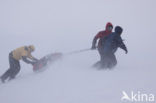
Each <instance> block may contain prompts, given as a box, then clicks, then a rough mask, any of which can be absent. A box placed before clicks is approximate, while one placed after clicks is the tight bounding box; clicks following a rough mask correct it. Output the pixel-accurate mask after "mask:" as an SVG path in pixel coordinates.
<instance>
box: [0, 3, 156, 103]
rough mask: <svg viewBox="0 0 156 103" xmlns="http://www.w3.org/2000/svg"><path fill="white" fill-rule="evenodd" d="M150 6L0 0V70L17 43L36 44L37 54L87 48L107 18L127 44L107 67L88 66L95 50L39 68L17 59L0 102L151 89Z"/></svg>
mask: <svg viewBox="0 0 156 103" xmlns="http://www.w3.org/2000/svg"><path fill="white" fill-rule="evenodd" d="M155 6H156V1H155V0H77V1H76V0H65V1H62V0H0V48H1V54H0V57H1V58H0V75H2V74H3V73H4V72H5V71H6V70H7V69H8V67H9V62H8V54H9V53H10V52H11V51H12V50H14V49H16V48H18V47H20V46H23V45H30V44H33V45H35V47H36V50H35V52H33V55H34V56H35V57H37V58H41V57H43V56H45V55H46V54H49V53H53V52H61V53H68V52H71V51H75V50H81V49H87V48H91V44H92V40H93V37H94V36H95V35H96V34H97V33H98V32H99V31H101V30H104V29H105V25H106V23H107V22H111V23H112V24H113V25H114V27H115V26H117V25H120V26H121V27H122V28H123V33H122V38H123V39H124V43H125V44H126V46H127V48H128V54H125V52H124V51H122V50H121V49H118V51H117V53H116V56H117V60H118V64H117V66H116V67H115V68H114V69H113V70H111V71H110V70H100V71H99V70H96V69H94V68H91V66H92V65H93V64H94V63H95V62H97V61H98V60H99V55H98V52H97V51H96V50H94V51H91V50H90V51H86V52H82V53H79V54H73V55H70V56H65V57H64V58H63V59H62V60H61V61H57V62H56V63H54V64H53V65H51V66H50V67H49V68H48V69H47V70H46V71H44V72H42V73H38V74H35V73H33V71H32V66H31V65H28V64H25V63H24V62H22V61H21V71H20V73H19V74H18V75H17V79H15V80H14V81H11V82H10V83H6V84H0V103H10V102H12V103H52V102H55V103H104V102H107V103H115V102H121V100H120V99H121V97H122V91H127V92H128V93H129V92H131V91H136V92H137V91H141V92H142V93H147V94H150V93H152V94H155V93H156V87H155V82H154V81H155V78H156V76H155V73H156V70H155V68H156V66H155V64H156V62H155V61H156V54H155V53H156V46H155V44H156V40H155V37H156V36H155V35H156V30H155V24H156V20H155V18H156V13H154V12H155V10H156V7H155ZM153 103H154V102H153Z"/></svg>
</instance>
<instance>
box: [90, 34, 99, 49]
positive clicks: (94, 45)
mask: <svg viewBox="0 0 156 103" xmlns="http://www.w3.org/2000/svg"><path fill="white" fill-rule="evenodd" d="M99 37H100V32H99V33H98V34H97V35H96V36H95V37H94V39H93V42H92V47H91V49H96V42H97V39H98V38H99Z"/></svg>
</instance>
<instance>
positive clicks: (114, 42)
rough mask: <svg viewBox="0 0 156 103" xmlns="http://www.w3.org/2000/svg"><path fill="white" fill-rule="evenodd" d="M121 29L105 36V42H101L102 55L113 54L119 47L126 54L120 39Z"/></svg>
mask: <svg viewBox="0 0 156 103" xmlns="http://www.w3.org/2000/svg"><path fill="white" fill-rule="evenodd" d="M121 33H122V28H119V29H118V28H117V29H116V28H115V32H113V33H111V34H110V35H108V36H107V39H106V40H105V42H102V44H103V45H104V49H103V52H104V53H115V52H116V50H117V48H118V47H120V48H121V49H123V50H125V51H126V53H127V48H126V46H125V44H124V43H123V40H122V38H121Z"/></svg>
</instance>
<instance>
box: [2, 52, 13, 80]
mask: <svg viewBox="0 0 156 103" xmlns="http://www.w3.org/2000/svg"><path fill="white" fill-rule="evenodd" d="M9 64H10V68H9V69H8V70H7V71H6V72H5V73H4V74H3V75H2V76H1V80H2V82H5V80H6V79H8V77H9V76H10V75H11V73H12V72H13V67H14V60H13V58H12V56H11V54H9Z"/></svg>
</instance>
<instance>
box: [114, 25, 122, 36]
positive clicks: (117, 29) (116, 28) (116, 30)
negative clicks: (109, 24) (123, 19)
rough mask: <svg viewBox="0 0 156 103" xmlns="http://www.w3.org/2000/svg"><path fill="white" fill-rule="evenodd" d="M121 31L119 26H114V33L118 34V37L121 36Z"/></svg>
mask: <svg viewBox="0 0 156 103" xmlns="http://www.w3.org/2000/svg"><path fill="white" fill-rule="evenodd" d="M122 31H123V29H122V28H121V27H120V26H116V27H115V32H116V33H117V34H120V35H121V33H122Z"/></svg>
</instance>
